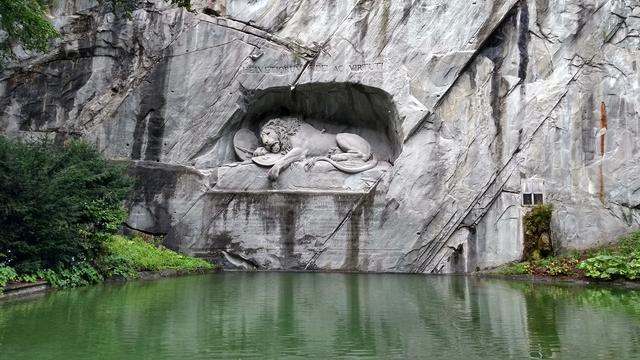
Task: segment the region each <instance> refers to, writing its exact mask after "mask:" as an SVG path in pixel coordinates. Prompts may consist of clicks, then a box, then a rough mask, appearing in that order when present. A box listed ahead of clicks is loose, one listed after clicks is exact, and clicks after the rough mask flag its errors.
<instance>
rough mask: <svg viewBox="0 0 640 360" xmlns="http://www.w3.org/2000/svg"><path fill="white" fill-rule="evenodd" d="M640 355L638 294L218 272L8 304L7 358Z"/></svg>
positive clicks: (2, 344) (3, 347)
mask: <svg viewBox="0 0 640 360" xmlns="http://www.w3.org/2000/svg"><path fill="white" fill-rule="evenodd" d="M245 358H307V359H331V358H336V359H338V358H339V359H343V358H350V359H359V358H383V359H393V358H395V359H417V358H421V359H448V360H450V359H464V360H471V359H529V358H532V359H542V358H558V359H639V358H640V292H637V291H632V290H615V289H609V288H583V287H577V286H572V287H557V286H541V285H532V284H528V283H518V282H507V281H498V280H486V279H478V278H473V277H433V276H421V275H365V274H317V273H220V274H211V275H202V276H192V277H184V278H178V279H168V280H160V281H155V282H134V283H128V284H109V285H103V286H97V287H93V288H87V289H77V290H68V291H59V292H55V293H51V294H48V295H45V296H43V297H40V298H38V299H32V300H24V301H19V302H5V303H0V359H12V360H17V359H30V360H31V359H154V360H157V359H245Z"/></svg>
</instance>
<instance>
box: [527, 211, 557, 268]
mask: <svg viewBox="0 0 640 360" xmlns="http://www.w3.org/2000/svg"><path fill="white" fill-rule="evenodd" d="M552 214H553V206H552V205H551V204H539V205H536V206H534V207H533V208H532V209H531V210H530V211H529V212H528V213H527V214H526V215H524V217H523V218H522V222H523V225H524V257H525V259H527V260H538V259H540V258H542V257H544V256H547V255H550V254H551V252H552V250H553V249H552V246H551V215H552Z"/></svg>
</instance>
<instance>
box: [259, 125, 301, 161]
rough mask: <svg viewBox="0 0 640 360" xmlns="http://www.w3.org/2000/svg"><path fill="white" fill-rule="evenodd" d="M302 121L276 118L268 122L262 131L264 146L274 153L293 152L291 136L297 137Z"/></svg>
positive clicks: (261, 138) (261, 137) (261, 136)
mask: <svg viewBox="0 0 640 360" xmlns="http://www.w3.org/2000/svg"><path fill="white" fill-rule="evenodd" d="M299 127H300V120H298V119H296V118H284V119H282V118H275V119H271V120H269V121H267V122H266V123H265V124H264V125H263V126H262V128H261V129H260V140H261V141H262V145H263V146H264V147H265V148H266V149H267V150H269V151H270V152H272V153H282V154H285V153H287V152H289V151H290V150H291V139H290V137H291V136H294V135H296V133H297V132H298V128H299Z"/></svg>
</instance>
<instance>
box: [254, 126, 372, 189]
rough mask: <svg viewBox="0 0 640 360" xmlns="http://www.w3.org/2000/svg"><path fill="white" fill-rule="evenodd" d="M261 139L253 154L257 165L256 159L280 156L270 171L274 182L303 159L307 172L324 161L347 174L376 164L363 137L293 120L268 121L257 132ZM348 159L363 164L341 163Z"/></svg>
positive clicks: (369, 146)
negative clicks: (328, 131) (352, 165)
mask: <svg viewBox="0 0 640 360" xmlns="http://www.w3.org/2000/svg"><path fill="white" fill-rule="evenodd" d="M260 140H261V142H262V147H259V148H257V149H256V150H255V151H254V153H253V155H254V162H257V163H259V162H258V161H257V158H256V157H261V156H265V155H267V154H282V155H283V156H282V157H281V158H279V159H277V160H276V161H275V163H274V164H273V166H272V168H271V170H269V174H268V177H269V180H271V181H275V180H276V179H277V178H278V176H279V175H280V172H281V171H282V170H284V169H285V168H287V167H288V166H289V165H291V164H292V163H294V162H296V161H302V160H304V159H306V158H310V160H309V161H308V162H307V164H306V165H305V168H306V169H307V170H308V169H310V168H311V167H312V166H313V165H314V164H315V163H316V162H317V161H325V162H328V163H329V164H331V165H333V166H334V167H335V168H336V169H338V170H340V171H343V172H346V173H350V174H355V173H359V172H362V171H366V170H369V169H372V168H374V167H375V166H376V165H377V163H378V162H377V160H376V159H375V157H374V156H373V154H372V153H371V145H370V144H369V142H367V140H365V139H363V138H362V137H360V136H358V135H356V134H349V133H340V134H330V133H326V132H324V131H320V130H318V129H316V128H314V127H313V126H311V125H309V124H307V123H305V122H302V121H300V120H298V119H295V118H276V119H272V120H269V121H267V122H266V123H265V124H264V125H263V126H262V128H261V129H260ZM349 160H361V161H363V162H365V164H364V165H362V166H356V167H351V166H346V165H345V164H340V162H344V161H349ZM259 164H260V163H259ZM262 165H264V164H262Z"/></svg>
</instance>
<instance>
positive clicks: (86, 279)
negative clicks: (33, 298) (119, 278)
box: [39, 262, 104, 288]
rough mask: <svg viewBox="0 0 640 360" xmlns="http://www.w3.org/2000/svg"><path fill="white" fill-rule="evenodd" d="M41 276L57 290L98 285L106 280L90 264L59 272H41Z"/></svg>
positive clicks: (63, 269) (49, 270)
mask: <svg viewBox="0 0 640 360" xmlns="http://www.w3.org/2000/svg"><path fill="white" fill-rule="evenodd" d="M39 276H40V277H42V278H43V279H45V280H46V281H47V282H48V283H49V284H51V285H52V286H54V287H57V288H72V287H80V286H88V285H93V284H98V283H100V282H102V281H103V280H104V278H103V277H102V275H100V273H98V271H97V270H96V269H95V268H94V267H93V266H91V265H90V264H89V263H86V262H82V263H79V264H76V265H75V266H73V267H70V268H62V269H58V270H57V271H54V270H51V269H48V270H44V271H41V272H40V273H39Z"/></svg>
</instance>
